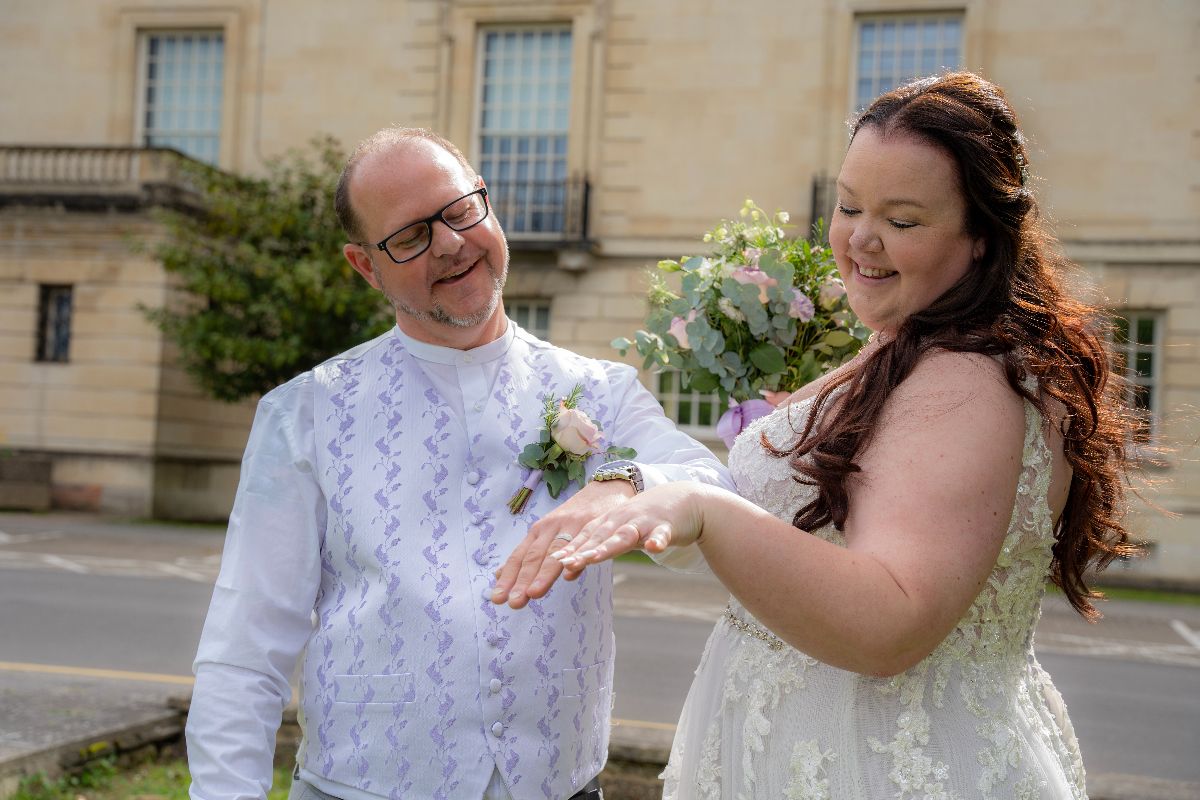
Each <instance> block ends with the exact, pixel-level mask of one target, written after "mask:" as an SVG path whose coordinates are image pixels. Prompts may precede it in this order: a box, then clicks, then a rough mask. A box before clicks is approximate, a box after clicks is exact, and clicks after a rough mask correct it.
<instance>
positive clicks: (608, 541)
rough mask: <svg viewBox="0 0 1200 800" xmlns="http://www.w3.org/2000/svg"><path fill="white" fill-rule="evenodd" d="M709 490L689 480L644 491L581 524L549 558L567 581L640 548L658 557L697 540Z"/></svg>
mask: <svg viewBox="0 0 1200 800" xmlns="http://www.w3.org/2000/svg"><path fill="white" fill-rule="evenodd" d="M712 488H713V487H710V486H707V485H705V484H700V483H693V482H691V481H677V482H674V483H666V484H663V485H661V486H656V487H654V488H652V489H648V490H646V491H645V492H643V493H642V494H640V495H638V496H637V497H634V498H633V499H631V500H629V501H628V502H626V503H622V504H621V505H620V506H618V507H617V508H614V509H612V510H610V511H608V512H607V513H605V514H602V515H600V516H598V517H596V519H594V520H592V521H591V522H589V523H588V524H586V525H584V526H583V528H582V529H581V530H580V531H579V534H578V535H576V536H575V537H574V538H573V539H572V540H571V541H570V542H568V543H566V544H565V545H564V546H563V547H562V548H561V549H560V550H556V551H555V552H552V553H551V554H550V557H551V558H555V559H558V560H559V561H560V562H561V563H562V565H563V567H564V569H565V570H566V571H567V573H568V574H567V577H568V579H570V578H574V577H575V576H577V575H578V574H579V573H580V572H581V571H582V570H583V569H584V568H585V567H587V566H588V565H589V564H598V563H600V562H601V561H607V560H609V559H612V558H616V557H617V556H619V555H621V554H622V553H628V552H629V551H631V550H637V549H639V548H642V549H645V550H647V551H649V552H651V553H661V552H663V551H664V550H666V549H667V548H668V547H682V546H685V545H689V544H693V543H695V542H696V541H698V540H699V538H700V535H701V533H702V532H703V526H704V514H703V504H704V503H703V498H704V497H705V496H707V495H708V494H709V493H710V491H711V490H712Z"/></svg>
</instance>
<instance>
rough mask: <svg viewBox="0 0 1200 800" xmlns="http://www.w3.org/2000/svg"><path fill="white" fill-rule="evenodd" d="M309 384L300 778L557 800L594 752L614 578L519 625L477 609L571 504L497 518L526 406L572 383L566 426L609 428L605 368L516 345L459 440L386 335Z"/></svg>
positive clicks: (527, 612)
mask: <svg viewBox="0 0 1200 800" xmlns="http://www.w3.org/2000/svg"><path fill="white" fill-rule="evenodd" d="M314 377H315V382H314V383H315V386H316V396H315V404H314V408H315V411H314V415H315V420H314V424H315V431H316V449H317V457H318V464H317V465H316V474H317V478H318V480H319V481H320V483H321V487H322V490H323V494H324V497H325V500H326V503H327V508H326V509H325V513H326V514H327V523H326V526H325V532H324V537H323V544H322V553H321V557H322V576H321V588H320V591H319V594H318V597H317V604H316V613H317V621H316V626H315V629H314V631H313V633H312V635H311V637H310V639H309V642H308V646H307V650H306V654H305V658H304V664H303V682H302V689H301V698H300V706H301V714H302V720H303V721H304V725H305V729H304V743H303V745H302V747H301V753H300V763H301V764H302V766H303V767H304V769H306V770H308V771H310V772H313V773H315V774H317V775H321V776H324V777H325V778H327V779H329V780H332V781H336V782H338V783H341V784H345V785H348V786H353V787H356V788H358V789H360V790H362V791H365V792H369V793H371V794H375V795H379V796H383V797H396V798H399V797H404V798H410V797H412V798H478V797H481V796H482V794H483V790H484V787H485V786H486V784H487V782H488V779H489V777H490V776H491V774H492V771H493V769H499V770H500V772H501V773H502V774H503V775H504V777H505V781H506V783H507V784H508V786H509V788H510V791H511V792H512V795H513V797H514V798H516V800H525V799H526V798H562V797H567V796H569V795H571V794H572V793H574V792H575V791H576V790H577V789H578V788H579V787H580V786H581V785H582V784H583V783H585V782H586V781H587V780H588V779H590V778H591V777H592V776H593V775H595V774H597V773H598V772H599V771H600V769H601V767H602V766H603V765H604V761H605V757H606V754H607V750H608V720H609V715H610V711H611V707H612V669H613V635H612V623H611V610H612V579H611V572H610V570H609V569H608V565H605V566H604V567H602V568H599V569H597V568H590V569H588V570H587V571H586V572H585V573H584V575H583V576H582V577H581V578H580V579H579V580H578V581H576V582H573V583H567V582H561V583H559V584H557V585H556V586H555V587H554V589H553V590H552V591H551V592H550V594H549V595H548V596H547V597H545V598H543V599H542V600H540V601H535V602H533V603H531V604H530V606H529V607H528V608H526V609H524V610H522V611H511V610H510V609H508V608H507V607H498V606H495V605H493V604H492V603H491V602H490V600H488V599H487V597H486V595H487V594H488V590H489V587H490V586H491V584H492V582H493V581H492V573H493V571H494V570H495V569H496V568H497V567H498V566H499V565H500V563H502V560H503V558H505V557H506V556H507V555H508V553H509V552H510V551H511V549H512V547H513V546H515V545H516V544H517V542H519V541H520V540H521V538H522V537H523V536H524V535H525V533H526V532H527V529H528V527H529V525H530V524H531V523H532V522H533V521H534V520H536V519H537V518H538V517H539V516H541V515H543V514H545V513H546V512H548V511H549V510H551V509H552V508H554V507H555V506H556V505H557V504H558V503H560V502H562V501H563V500H565V499H566V497H567V496H568V494H569V492H568V493H564V494H563V495H560V496H559V498H558V499H557V500H553V499H551V498H550V497H549V495H548V493H547V492H546V490H545V487H544V486H541V487H539V488H538V490H536V491H535V492H534V494H533V497H532V499H531V500H530V502H529V504H528V506H527V507H526V510H525V512H524V513H523V514H521V515H520V516H513V515H512V514H511V513H510V512H509V511H508V509H507V508H506V507H505V503H506V502H507V500H508V499H509V497H510V496H511V495H512V493H513V492H514V491H515V490H516V489H517V488H518V487H519V486H520V485H521V483H522V481H523V479H524V477H525V471H524V469H523V468H521V467H519V466H518V465H517V463H516V458H517V454H518V453H519V452H520V451H521V449H522V448H523V447H524V446H525V445H526V444H527V443H528V442H529V441H532V440H533V439H534V437H536V436H537V433H538V431H539V429H540V427H541V424H542V423H541V418H540V414H541V410H542V397H543V396H544V395H545V394H547V393H551V392H552V393H553V394H554V395H556V396H559V395H563V394H566V393H567V392H568V391H570V389H571V387H572V386H573V385H574V384H575V383H577V382H581V383H583V385H584V399H583V400H582V401H581V403H580V406H581V408H583V409H584V410H586V411H587V412H588V413H589V414H590V415H591V416H593V417H594V418H596V419H597V420H598V421H599V422H600V423H601V425H602V427H603V428H604V429H606V430H611V429H612V426H613V420H614V415H615V413H616V410H615V409H614V408H613V402H612V398H611V397H610V387H609V384H608V382H607V380H606V376H605V373H604V370H603V369H602V368H601V367H600V366H599V365H598V364H596V363H595V362H592V361H589V360H587V359H583V358H581V357H579V356H576V355H574V354H572V353H569V352H567V351H563V350H560V349H557V348H554V347H551V346H549V345H547V344H545V343H543V342H539V341H538V340H536V339H532V338H531V337H527V336H526V335H524V334H523V333H521V332H518V335H517V336H516V338H515V339H514V340H513V343H512V346H511V348H510V349H509V351H508V354H507V355H506V356H505V357H504V362H503V364H502V365H501V368H500V371H499V374H498V376H497V378H496V381H495V385H494V386H493V387H492V391H491V394H490V396H489V397H488V398H487V403H488V406H487V409H486V411H485V412H484V419H486V420H487V424H486V425H485V426H484V428H483V430H481V431H479V432H478V433H477V434H476V435H475V436H474V437H473V438H469V437H468V434H467V431H466V429H465V427H464V424H463V421H462V420H460V419H458V418H457V416H456V414H455V413H454V412H453V411H452V410H451V409H450V407H448V406H447V405H446V404H445V402H444V401H443V400H442V398H441V397H440V396H439V395H438V393H437V392H436V391H435V390H434V389H433V388H432V386H431V385H430V383H429V381H428V380H427V378H426V377H425V373H424V372H423V371H422V369H421V367H420V366H419V364H418V363H417V362H416V360H415V359H414V358H413V357H412V356H411V355H410V354H409V353H408V352H407V351H406V350H405V349H404V346H403V343H402V342H401V341H400V340H399V339H397V338H396V337H395V336H392V335H385V336H382V337H380V338H379V339H376V340H375V341H374V342H371V343H368V344H367V345H364V346H363V347H360V348H355V350H353V351H350V353H348V354H346V356H345V357H340V358H337V359H333V360H331V361H329V362H326V363H325V364H322V365H321V366H320V367H318V368H317V369H316V370H314ZM474 399H475V398H465V400H467V401H470V400H474ZM618 444H623V443H618ZM594 466H595V464H589V471H590V469H591V468H594Z"/></svg>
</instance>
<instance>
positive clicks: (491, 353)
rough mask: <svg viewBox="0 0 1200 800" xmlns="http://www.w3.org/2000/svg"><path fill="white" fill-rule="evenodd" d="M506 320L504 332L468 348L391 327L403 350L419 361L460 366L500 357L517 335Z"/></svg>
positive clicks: (397, 326) (510, 323) (512, 326)
mask: <svg viewBox="0 0 1200 800" xmlns="http://www.w3.org/2000/svg"><path fill="white" fill-rule="evenodd" d="M506 322H507V324H506V325H505V326H504V333H502V334H501V335H500V337H499V338H497V339H493V340H492V341H490V342H488V343H487V344H483V345H480V346H479V347H475V348H472V349H470V350H459V349H457V348H454V347H442V346H441V345H436V344H430V343H429V342H422V341H420V340H418V339H414V338H412V337H411V336H409V335H408V334H406V333H405V332H404V331H402V330H400V326H399V325H396V326H395V327H393V328H392V334H393V335H394V336H395V337H396V338H397V339H399V340H400V343H401V344H403V345H404V349H405V350H407V351H408V352H410V353H412V354H413V356H414V357H416V358H418V359H420V360H421V361H431V362H433V363H434V364H447V365H450V366H455V367H460V366H464V365H471V364H486V363H488V362H489V361H495V360H497V359H499V358H502V357H503V356H504V354H505V353H507V352H508V348H509V347H511V346H512V343H513V339H515V338H516V335H517V330H516V329H517V326H516V325H514V324H513V322H512V320H507V321H506Z"/></svg>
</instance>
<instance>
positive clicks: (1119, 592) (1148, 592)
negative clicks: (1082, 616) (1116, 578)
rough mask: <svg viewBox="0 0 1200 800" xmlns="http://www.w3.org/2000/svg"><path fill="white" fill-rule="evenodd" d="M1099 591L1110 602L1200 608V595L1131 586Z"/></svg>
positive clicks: (1105, 588)
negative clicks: (1165, 604)
mask: <svg viewBox="0 0 1200 800" xmlns="http://www.w3.org/2000/svg"><path fill="white" fill-rule="evenodd" d="M1097 590H1098V591H1100V592H1103V593H1104V596H1105V597H1107V598H1108V599H1110V600H1140V601H1142V602H1146V603H1170V604H1171V605H1176V606H1200V594H1196V593H1195V592H1167V591H1162V590H1159V589H1134V588H1132V587H1129V586H1099V587H1097Z"/></svg>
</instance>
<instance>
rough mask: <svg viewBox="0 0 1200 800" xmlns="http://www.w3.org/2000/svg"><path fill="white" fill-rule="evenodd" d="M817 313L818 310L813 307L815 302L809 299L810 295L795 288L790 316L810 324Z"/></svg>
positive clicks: (790, 304) (789, 309) (793, 288)
mask: <svg viewBox="0 0 1200 800" xmlns="http://www.w3.org/2000/svg"><path fill="white" fill-rule="evenodd" d="M816 313H817V309H816V308H814V307H813V301H812V300H809V299H808V295H806V294H805V293H804V292H802V291H800V290H799V289H797V288H796V287H795V286H793V287H792V302H791V303H789V304H788V316H789V317H791V318H792V319H798V320H800V321H801V322H808V321H809V320H810V319H812V318H813V315H814V314H816Z"/></svg>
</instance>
